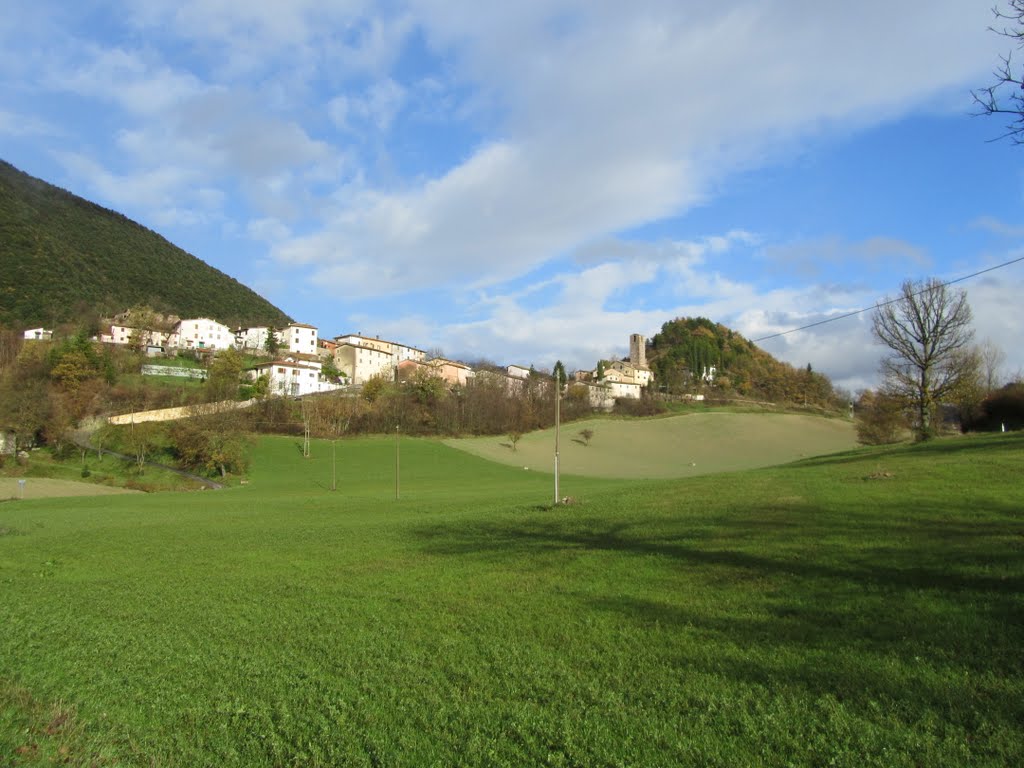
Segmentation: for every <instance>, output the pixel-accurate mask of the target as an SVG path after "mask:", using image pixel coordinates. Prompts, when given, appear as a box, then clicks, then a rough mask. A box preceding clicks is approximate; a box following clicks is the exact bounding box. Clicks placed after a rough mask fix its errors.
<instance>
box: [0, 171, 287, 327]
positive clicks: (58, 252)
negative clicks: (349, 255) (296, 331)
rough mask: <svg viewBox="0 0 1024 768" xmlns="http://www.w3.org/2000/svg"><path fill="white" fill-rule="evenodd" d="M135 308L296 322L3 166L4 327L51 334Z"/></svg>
mask: <svg viewBox="0 0 1024 768" xmlns="http://www.w3.org/2000/svg"><path fill="white" fill-rule="evenodd" d="M139 305H148V306H151V307H152V308H153V309H156V310H158V311H163V312H172V313H174V314H177V315H179V316H181V317H203V316H206V317H212V318H215V319H217V320H220V321H221V322H224V323H227V324H229V325H234V324H254V325H255V324H272V325H283V324H285V323H287V322H288V321H289V320H290V318H289V317H288V316H287V315H286V314H285V313H284V312H282V311H281V310H280V309H278V308H277V307H275V306H274V305H273V304H271V303H270V302H268V301H267V300H266V299H264V298H263V297H262V296H260V295H259V294H257V293H256V292H255V291H252V290H251V289H249V288H247V287H246V286H244V285H242V284H241V283H239V282H238V281H237V280H235V279H234V278H232V277H229V276H228V275H226V274H224V273H223V272H221V271H219V270H217V269H214V268H213V267H211V266H210V265H209V264H207V263H205V262H203V261H201V260H200V259H198V258H196V257H195V256H192V255H191V254H189V253H187V252H185V251H183V250H182V249H181V248H178V247H177V246H175V245H174V244H172V243H170V242H168V241H167V240H166V239H165V238H163V237H161V236H160V235H158V234H157V233H155V232H153V231H152V230H149V229H146V228H145V227H143V226H141V225H140V224H137V223H136V222H134V221H132V220H130V219H128V218H126V217H125V216H123V215H121V214H119V213H117V212H115V211H111V210H108V209H106V208H103V207H101V206H99V205H96V204H95V203H91V202H89V201H88V200H85V199H83V198H81V197H78V196H77V195H73V194H71V193H70V192H67V191H65V190H63V189H60V188H58V187H55V186H53V185H52V184H48V183H46V182H45V181H41V180H39V179H36V178H34V177H32V176H29V175H28V174H26V173H23V172H21V171H19V170H18V169H17V168H15V167H14V166H12V165H10V164H9V163H6V162H3V161H0V325H3V326H7V327H13V328H18V327H30V326H35V325H45V326H48V327H52V326H55V325H59V324H61V323H67V322H76V321H80V320H83V319H85V318H88V317H90V316H93V317H94V316H95V315H96V314H111V313H114V312H118V311H121V310H123V309H125V308H126V307H131V306H139Z"/></svg>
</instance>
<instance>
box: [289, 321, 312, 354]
mask: <svg viewBox="0 0 1024 768" xmlns="http://www.w3.org/2000/svg"><path fill="white" fill-rule="evenodd" d="M283 336H284V340H283V346H284V347H285V348H286V349H287V350H288V351H289V352H298V353H299V354H302V355H315V354H316V346H317V345H316V342H317V329H316V328H314V327H313V326H312V325H305V324H303V323H292V324H291V325H289V326H288V327H287V328H285V329H284V334H283Z"/></svg>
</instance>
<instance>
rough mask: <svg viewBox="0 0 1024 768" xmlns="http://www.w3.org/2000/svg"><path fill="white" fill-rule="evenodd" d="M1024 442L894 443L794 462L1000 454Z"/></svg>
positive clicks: (1002, 438) (1009, 437)
mask: <svg viewBox="0 0 1024 768" xmlns="http://www.w3.org/2000/svg"><path fill="white" fill-rule="evenodd" d="M1022 439H1024V432H1021V433H1006V434H1002V433H1000V434H995V435H980V436H979V435H970V436H959V437H940V438H936V439H934V440H929V441H927V442H923V443H896V444H893V445H888V446H875V447H873V448H870V447H864V448H855V449H853V450H850V451H842V452H841V453H832V454H828V455H827V456H817V457H813V458H808V459H801V460H800V461H796V462H793V466H796V467H821V466H833V465H838V464H849V463H852V462H858V461H864V460H865V459H883V458H893V457H897V456H898V457H907V456H921V457H925V458H927V457H933V458H934V457H939V456H949V455H953V454H957V453H963V452H968V453H972V454H973V453H982V452H1001V451H1004V450H1005V449H1006V444H1007V442H1010V441H1014V440H1022Z"/></svg>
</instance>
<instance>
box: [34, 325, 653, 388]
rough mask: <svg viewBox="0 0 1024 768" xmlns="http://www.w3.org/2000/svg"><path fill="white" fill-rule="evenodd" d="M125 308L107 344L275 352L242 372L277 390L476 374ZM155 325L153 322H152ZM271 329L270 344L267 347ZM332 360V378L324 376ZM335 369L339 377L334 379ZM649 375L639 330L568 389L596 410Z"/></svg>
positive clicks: (338, 341) (353, 343)
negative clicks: (154, 317) (156, 319)
mask: <svg viewBox="0 0 1024 768" xmlns="http://www.w3.org/2000/svg"><path fill="white" fill-rule="evenodd" d="M132 320H133V318H132V316H131V314H130V313H124V314H123V315H119V316H118V317H117V318H115V320H114V321H113V322H111V325H110V332H109V333H104V334H101V335H100V337H99V339H98V340H99V341H101V342H104V343H107V344H118V345H121V344H124V345H128V344H132V345H136V346H139V347H140V348H142V349H144V350H145V351H146V352H147V353H148V354H151V355H157V354H165V353H167V352H170V351H175V350H197V351H209V352H216V351H218V350H224V349H228V348H234V349H237V350H240V351H245V352H250V353H253V352H267V351H268V348H270V349H275V355H274V357H273V359H269V360H266V361H265V362H261V363H259V364H257V365H255V366H253V367H252V368H250V369H249V370H248V372H247V375H248V376H249V378H250V379H251V380H253V381H256V380H258V379H260V378H261V377H262V378H265V379H266V380H267V382H268V389H269V391H270V392H272V393H275V394H283V395H291V396H303V395H308V394H314V393H318V392H328V391H331V390H334V389H338V388H341V387H344V386H350V385H351V386H356V387H358V386H361V385H363V384H365V383H366V382H367V381H369V380H370V379H372V378H374V377H375V376H385V377H397V378H398V379H400V380H402V379H408V378H411V377H413V376H415V375H416V374H417V372H420V371H423V372H426V373H428V374H430V375H432V376H437V377H439V378H441V379H443V380H444V381H445V382H446V384H448V385H449V386H465V385H466V384H467V383H468V382H469V381H470V379H472V378H473V377H475V376H476V375H477V372H475V371H473V370H472V369H471V368H470V367H469V366H468V365H466V364H464V363H461V362H458V361H455V360H447V359H444V358H439V357H432V358H430V359H428V356H427V353H426V352H424V351H423V350H422V349H419V348H417V347H413V346H409V345H407V344H403V343H400V342H396V341H389V340H385V339H381V338H380V337H379V336H377V337H370V336H364V335H362V334H360V333H350V334H346V335H342V336H336V337H334V338H333V339H321V338H319V332H318V329H317V327H316V326H313V325H308V324H306V323H290V324H289V325H288V326H286V327H285V328H279V329H275V328H271V327H269V326H253V327H248V328H237V329H231V328H229V327H228V326H226V325H224V324H223V323H220V322H218V321H216V320H213V319H210V318H206V317H199V318H186V319H181V320H179V319H177V318H174V322H173V324H171V323H165V324H164V327H165V328H169V330H156V329H152V328H144V327H137V326H138V323H136V325H135V326H133V325H132ZM154 324H155V323H154ZM271 334H273V338H274V340H275V342H276V343H275V344H269V345H268V343H267V342H268V339H269V338H270V337H271ZM51 336H52V333H51V332H50V331H47V330H45V329H43V328H37V329H30V330H28V331H25V338H26V339H29V338H32V339H48V338H50V337H51ZM328 362H329V363H330V368H333V371H331V373H332V376H327V375H326V374H325V373H324V367H325V364H326V363H328ZM334 372H337V374H338V375H337V376H334V375H333V374H334ZM487 373H488V375H492V376H494V375H498V376H503V377H504V378H505V380H506V382H507V385H508V386H509V387H510V389H511V388H513V387H517V386H521V385H522V382H523V380H525V379H528V378H529V377H530V376H533V375H535V374H534V371H533V369H532V368H526V367H523V366H519V365H510V366H508V367H507V368H506V369H505V371H504V373H499V372H495V371H488V372H487ZM652 379H653V374H652V372H651V369H650V368H649V367H648V366H647V360H646V340H645V339H644V337H643V336H641V335H640V334H633V335H632V336H630V356H629V359H628V360H614V361H610V362H608V363H603V362H599V363H598V365H597V367H596V368H595V369H594V370H592V371H579V372H577V373H576V377H575V381H574V382H573V386H585V387H587V391H588V398H589V401H590V403H591V405H593V406H594V407H595V408H610V407H611V405H612V404H614V402H615V400H617V399H619V398H639V397H640V394H641V390H642V388H643V387H645V386H647V385H649V384H650V383H651V381H652Z"/></svg>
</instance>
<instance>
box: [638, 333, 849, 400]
mask: <svg viewBox="0 0 1024 768" xmlns="http://www.w3.org/2000/svg"><path fill="white" fill-rule="evenodd" d="M648 363H649V364H650V367H651V369H652V370H653V371H654V376H655V382H656V385H657V386H658V388H659V389H661V391H664V392H667V393H669V394H672V393H687V392H691V391H693V389H694V384H695V382H696V381H697V380H698V379H699V377H700V376H701V374H702V373H703V372H704V370H705V368H711V367H714V368H715V376H714V386H715V388H716V389H718V390H722V391H724V392H733V393H736V394H739V395H743V396H747V397H756V398H763V399H765V400H771V401H773V402H780V403H798V404H813V405H822V406H824V405H829V404H833V401H834V400H835V394H834V393H833V390H832V383H831V382H830V381H829V380H828V377H826V376H824V375H822V374H820V373H817V372H815V371H813V370H812V369H811V366H810V363H808V365H807V367H806V368H794V367H793V366H792V365H789V364H788V363H783V362H780V361H778V360H776V359H775V358H774V357H772V356H771V355H769V354H768V353H767V352H765V351H764V350H762V349H760V348H758V347H757V346H756V345H755V344H753V343H752V342H750V341H748V340H747V339H745V338H744V337H743V336H741V335H740V334H738V333H736V332H735V331H733V330H730V329H729V328H727V327H726V326H724V325H722V324H721V323H713V322H712V321H710V320H708V319H707V318H704V317H683V318H676V319H675V320H670V321H669V322H667V323H665V324H663V325H662V326H661V331H659V332H658V333H657V334H655V335H654V337H653V338H652V339H651V341H650V345H649V347H648Z"/></svg>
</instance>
